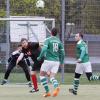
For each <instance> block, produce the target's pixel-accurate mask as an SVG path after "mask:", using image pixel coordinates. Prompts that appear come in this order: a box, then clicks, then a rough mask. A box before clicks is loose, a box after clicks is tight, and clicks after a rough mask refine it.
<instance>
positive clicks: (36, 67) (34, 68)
mask: <svg viewBox="0 0 100 100" xmlns="http://www.w3.org/2000/svg"><path fill="white" fill-rule="evenodd" d="M43 61H44V60H41V61H37V60H36V61H34V64H33V66H32V71H39V70H40V68H41V65H42V63H43Z"/></svg>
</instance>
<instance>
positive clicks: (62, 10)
mask: <svg viewBox="0 0 100 100" xmlns="http://www.w3.org/2000/svg"><path fill="white" fill-rule="evenodd" d="M61 34H62V35H61V40H62V43H63V45H64V34H65V0H61ZM61 82H62V83H64V67H62V68H61Z"/></svg>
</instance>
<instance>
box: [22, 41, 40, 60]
mask: <svg viewBox="0 0 100 100" xmlns="http://www.w3.org/2000/svg"><path fill="white" fill-rule="evenodd" d="M28 52H30V54H31V55H29V56H30V57H31V58H32V60H33V61H36V60H37V57H38V56H39V54H40V52H41V47H40V46H39V43H38V42H32V43H28V46H27V48H22V53H24V55H26V54H28Z"/></svg>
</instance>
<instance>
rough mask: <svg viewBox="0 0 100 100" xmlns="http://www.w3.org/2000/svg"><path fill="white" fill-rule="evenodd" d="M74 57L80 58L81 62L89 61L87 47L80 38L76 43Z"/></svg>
mask: <svg viewBox="0 0 100 100" xmlns="http://www.w3.org/2000/svg"><path fill="white" fill-rule="evenodd" d="M76 57H77V59H81V62H82V63H85V62H88V61H89V55H88V47H87V44H86V43H85V42H84V41H83V40H80V41H79V42H78V43H77V45H76Z"/></svg>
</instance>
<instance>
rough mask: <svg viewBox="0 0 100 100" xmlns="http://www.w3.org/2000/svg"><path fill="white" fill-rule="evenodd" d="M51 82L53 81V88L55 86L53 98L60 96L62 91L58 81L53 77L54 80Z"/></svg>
mask: <svg viewBox="0 0 100 100" xmlns="http://www.w3.org/2000/svg"><path fill="white" fill-rule="evenodd" d="M50 81H51V83H52V84H53V86H54V91H53V96H54V97H55V96H57V95H58V93H59V91H60V88H59V86H58V81H57V80H56V79H55V78H54V77H52V78H51V79H50Z"/></svg>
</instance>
